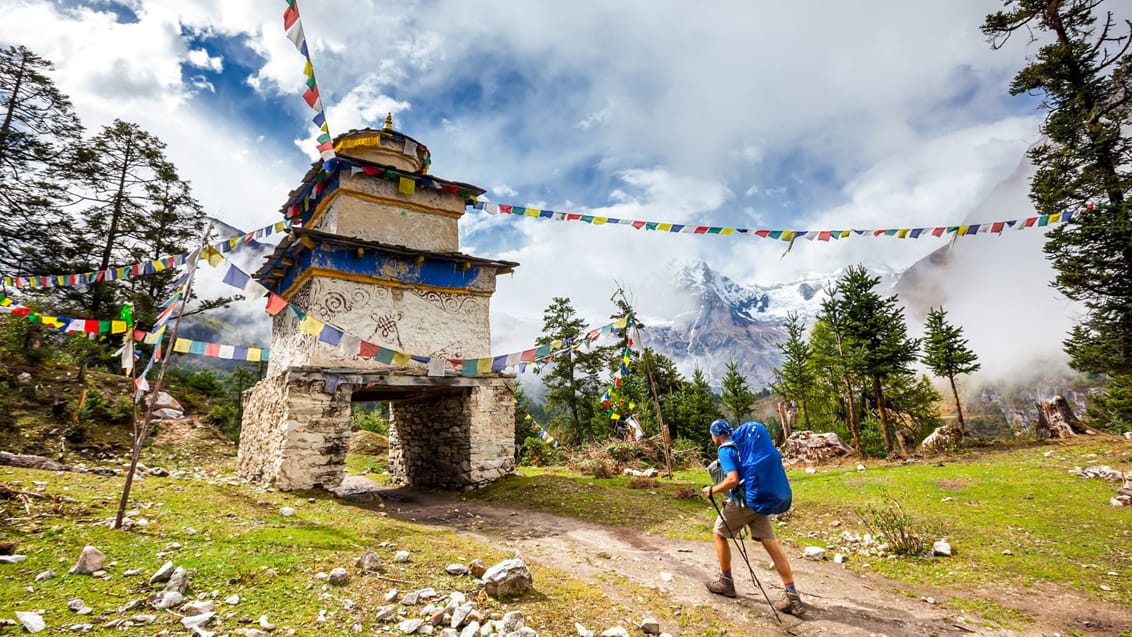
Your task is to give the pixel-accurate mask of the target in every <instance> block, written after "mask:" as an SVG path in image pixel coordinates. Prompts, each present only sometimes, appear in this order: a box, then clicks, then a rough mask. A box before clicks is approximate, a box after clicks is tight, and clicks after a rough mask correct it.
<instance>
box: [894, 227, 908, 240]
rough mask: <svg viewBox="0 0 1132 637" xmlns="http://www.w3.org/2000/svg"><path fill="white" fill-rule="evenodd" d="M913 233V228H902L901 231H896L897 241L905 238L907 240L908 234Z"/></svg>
mask: <svg viewBox="0 0 1132 637" xmlns="http://www.w3.org/2000/svg"><path fill="white" fill-rule="evenodd" d="M911 231H912V229H911V228H901V229H899V230H897V231H896V238H897V239H904V238H907V237H908V233H909V232H911Z"/></svg>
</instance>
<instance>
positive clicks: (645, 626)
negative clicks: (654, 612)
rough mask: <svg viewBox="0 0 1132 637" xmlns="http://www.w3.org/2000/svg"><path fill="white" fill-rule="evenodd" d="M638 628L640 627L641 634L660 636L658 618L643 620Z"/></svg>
mask: <svg viewBox="0 0 1132 637" xmlns="http://www.w3.org/2000/svg"><path fill="white" fill-rule="evenodd" d="M638 626H639V627H640V629H641V632H643V633H644V634H646V635H659V634H660V622H658V621H657V620H656V618H653V617H646V618H644V619H643V620H641V623H640V624H638Z"/></svg>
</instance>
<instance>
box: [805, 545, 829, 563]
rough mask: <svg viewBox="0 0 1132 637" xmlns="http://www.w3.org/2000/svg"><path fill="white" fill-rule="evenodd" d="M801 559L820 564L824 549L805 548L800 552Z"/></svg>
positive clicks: (818, 547) (823, 556) (817, 547)
mask: <svg viewBox="0 0 1132 637" xmlns="http://www.w3.org/2000/svg"><path fill="white" fill-rule="evenodd" d="M802 557H804V558H806V559H807V560H814V561H816V562H820V561H822V560H824V559H825V549H823V548H822V547H820V546H807V547H806V548H805V549H804V550H803V551H802Z"/></svg>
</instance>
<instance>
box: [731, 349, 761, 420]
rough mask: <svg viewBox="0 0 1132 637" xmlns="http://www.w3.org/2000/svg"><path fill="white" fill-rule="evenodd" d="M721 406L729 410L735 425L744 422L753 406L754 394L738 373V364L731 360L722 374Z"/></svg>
mask: <svg viewBox="0 0 1132 637" xmlns="http://www.w3.org/2000/svg"><path fill="white" fill-rule="evenodd" d="M723 408H724V409H725V410H726V411H728V412H730V415H731V416H732V417H733V418H734V424H735V425H739V424H740V423H742V422H744V420H745V419H746V417H747V415H748V414H750V413H751V411H752V410H753V409H754V408H755V394H754V393H753V392H752V391H751V388H750V386H748V385H747V379H746V378H743V375H742V374H740V373H739V364H738V363H736V362H735V361H733V360H732V361H730V362H728V363H727V373H726V374H725V375H724V376H723Z"/></svg>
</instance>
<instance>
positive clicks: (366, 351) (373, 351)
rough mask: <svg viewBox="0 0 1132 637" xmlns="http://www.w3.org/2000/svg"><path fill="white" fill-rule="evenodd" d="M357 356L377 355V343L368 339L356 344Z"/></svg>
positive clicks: (370, 356)
mask: <svg viewBox="0 0 1132 637" xmlns="http://www.w3.org/2000/svg"><path fill="white" fill-rule="evenodd" d="M358 356H361V357H362V358H373V357H374V356H377V345H374V344H373V343H371V342H369V341H362V342H361V344H360V345H359V346H358Z"/></svg>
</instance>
